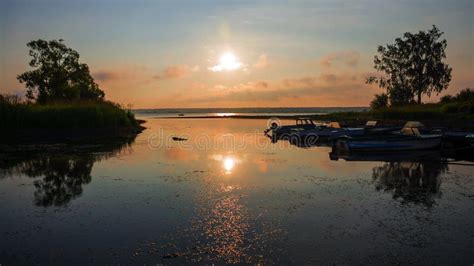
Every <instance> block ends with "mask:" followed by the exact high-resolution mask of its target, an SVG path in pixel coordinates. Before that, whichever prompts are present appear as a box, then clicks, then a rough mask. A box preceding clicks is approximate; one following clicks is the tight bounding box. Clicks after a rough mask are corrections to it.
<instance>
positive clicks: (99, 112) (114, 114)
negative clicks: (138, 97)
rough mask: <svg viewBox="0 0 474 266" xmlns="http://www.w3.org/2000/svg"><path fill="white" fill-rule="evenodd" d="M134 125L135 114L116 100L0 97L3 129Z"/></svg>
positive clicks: (119, 126)
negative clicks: (32, 100)
mask: <svg viewBox="0 0 474 266" xmlns="http://www.w3.org/2000/svg"><path fill="white" fill-rule="evenodd" d="M134 127H138V122H137V121H136V119H135V117H134V115H133V114H132V113H131V112H130V111H129V110H125V109H124V108H122V107H120V106H119V105H117V104H114V103H112V102H107V101H86V102H73V103H72V102H62V103H61V102H58V103H51V104H47V105H39V104H30V103H16V102H9V101H7V100H5V99H1V98H0V128H3V129H33V128H40V129H79V128H134Z"/></svg>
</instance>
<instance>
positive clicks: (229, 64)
mask: <svg viewBox="0 0 474 266" xmlns="http://www.w3.org/2000/svg"><path fill="white" fill-rule="evenodd" d="M240 67H242V62H240V60H239V58H238V57H237V56H235V55H234V54H233V53H231V52H226V53H224V54H222V55H221V56H220V57H219V63H218V64H217V65H215V66H213V67H211V68H210V70H211V71H214V72H220V71H233V70H237V69H239V68H240Z"/></svg>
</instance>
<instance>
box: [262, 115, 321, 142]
mask: <svg viewBox="0 0 474 266" xmlns="http://www.w3.org/2000/svg"><path fill="white" fill-rule="evenodd" d="M322 125H323V123H319V122H316V121H314V120H313V119H311V118H297V119H296V123H295V124H294V125H284V126H280V125H279V124H278V123H277V122H276V121H274V122H272V123H271V125H270V127H269V128H268V129H266V130H265V131H264V134H265V135H267V136H268V133H269V132H271V135H270V138H271V139H272V142H277V141H278V140H280V139H287V138H288V137H289V135H290V134H291V133H293V132H297V131H302V130H308V129H314V128H316V127H318V126H322Z"/></svg>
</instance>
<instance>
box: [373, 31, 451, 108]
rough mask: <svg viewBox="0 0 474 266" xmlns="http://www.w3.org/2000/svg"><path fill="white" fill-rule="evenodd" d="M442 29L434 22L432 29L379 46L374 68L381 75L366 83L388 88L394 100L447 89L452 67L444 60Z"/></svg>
mask: <svg viewBox="0 0 474 266" xmlns="http://www.w3.org/2000/svg"><path fill="white" fill-rule="evenodd" d="M442 35H443V32H441V31H439V29H438V28H437V27H436V26H434V25H433V28H432V29H431V30H429V31H419V32H418V33H415V34H413V33H410V32H407V33H405V34H404V35H403V37H402V38H396V39H395V43H394V44H387V46H378V49H377V52H378V55H376V56H375V57H374V68H375V69H376V70H377V71H379V72H382V75H381V76H371V77H369V78H368V79H367V83H376V84H378V85H379V86H380V87H381V88H384V89H386V90H387V94H388V95H389V97H390V101H391V103H392V104H393V103H395V104H396V105H400V104H406V103H410V102H412V101H413V100H414V98H415V97H416V101H417V102H418V103H421V96H422V95H427V96H428V97H430V96H431V94H432V93H439V92H441V91H442V90H444V89H447V88H448V85H449V82H450V81H451V70H452V69H451V67H449V65H447V64H445V63H444V62H443V59H445V58H446V52H445V50H446V46H447V41H446V40H444V39H443V40H440V38H441V36H442Z"/></svg>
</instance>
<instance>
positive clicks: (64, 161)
mask: <svg viewBox="0 0 474 266" xmlns="http://www.w3.org/2000/svg"><path fill="white" fill-rule="evenodd" d="M134 138H135V137H131V138H127V139H121V140H120V141H116V142H113V143H108V144H106V145H103V144H101V145H87V146H86V145H74V147H73V146H68V147H67V151H61V150H59V151H58V152H55V153H53V152H46V153H41V154H35V155H30V156H28V157H17V158H14V159H11V160H6V161H4V162H3V163H2V164H1V165H0V168H3V169H1V170H2V171H1V172H0V177H8V176H18V175H26V176H28V177H32V178H39V177H41V178H39V179H37V180H35V181H34V186H35V188H36V191H35V193H34V197H35V199H34V200H35V204H36V205H37V206H44V207H48V206H61V205H64V204H66V203H68V202H69V201H71V200H72V199H74V198H76V197H78V196H80V195H81V194H82V186H83V185H84V184H88V183H90V182H91V180H92V177H91V172H92V167H93V165H94V163H95V162H97V161H100V160H103V159H107V158H109V157H112V156H115V155H116V154H117V153H120V152H121V151H122V150H123V149H124V148H126V147H129V145H130V144H131V143H132V142H133V140H134ZM77 149H80V152H77V151H76V150H77Z"/></svg>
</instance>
